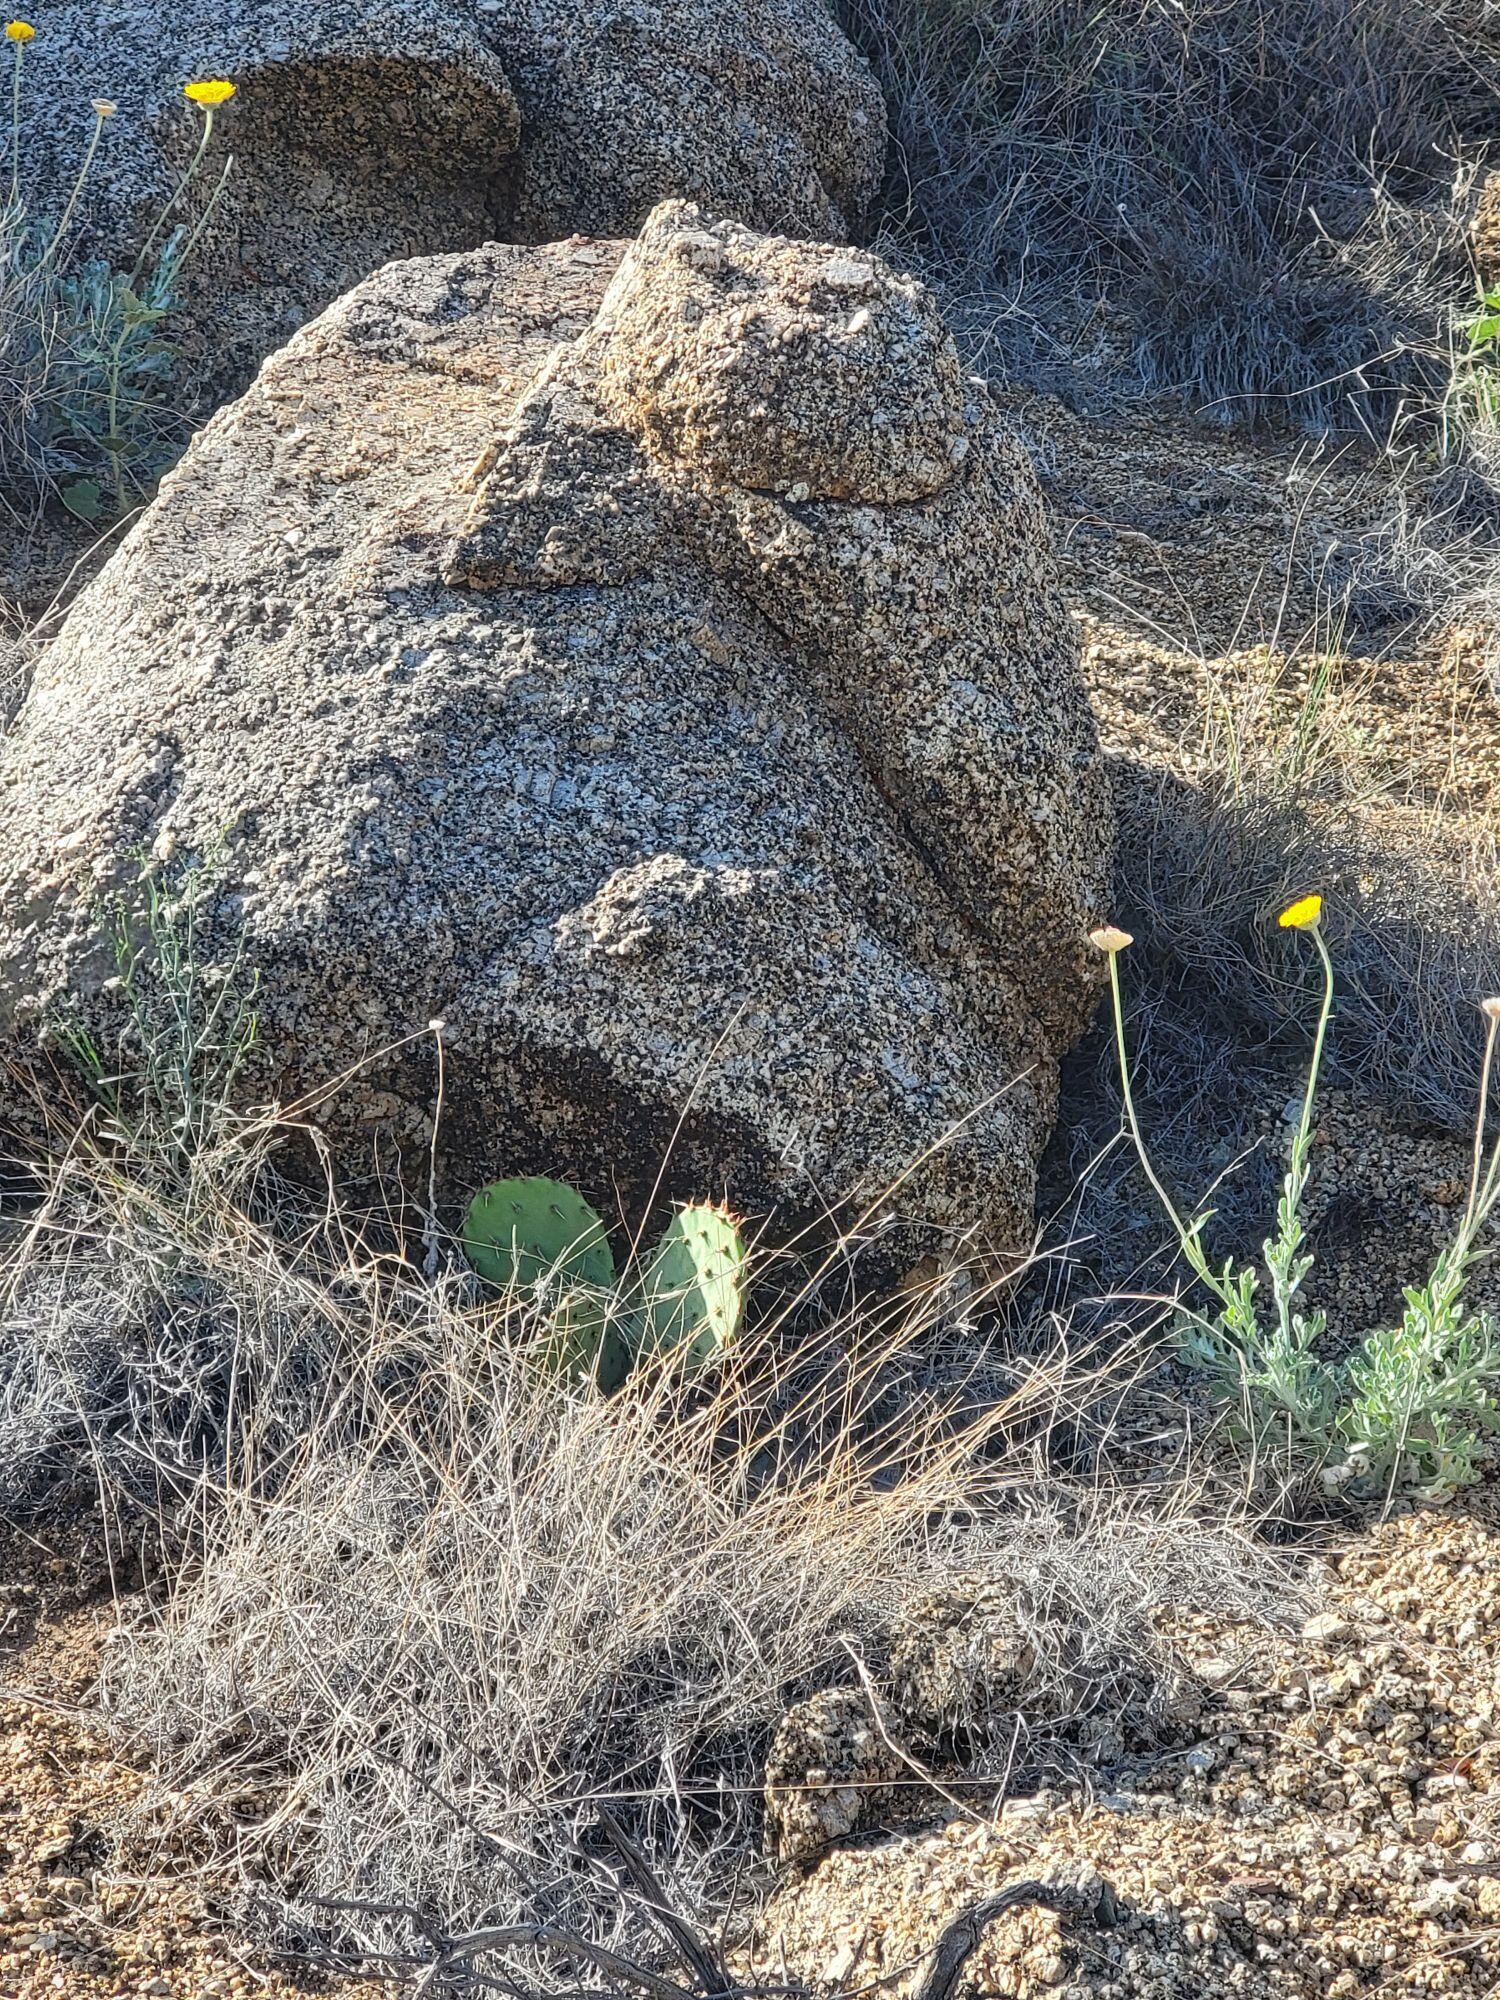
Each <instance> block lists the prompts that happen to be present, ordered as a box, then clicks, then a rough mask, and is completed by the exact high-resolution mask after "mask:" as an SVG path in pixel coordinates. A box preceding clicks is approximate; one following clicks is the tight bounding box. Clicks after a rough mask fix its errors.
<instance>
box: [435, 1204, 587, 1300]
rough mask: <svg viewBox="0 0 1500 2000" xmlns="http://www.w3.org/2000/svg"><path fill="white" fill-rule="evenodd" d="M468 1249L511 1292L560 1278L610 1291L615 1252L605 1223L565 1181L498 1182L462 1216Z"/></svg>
mask: <svg viewBox="0 0 1500 2000" xmlns="http://www.w3.org/2000/svg"><path fill="white" fill-rule="evenodd" d="M463 1246H464V1255H465V1256H466V1257H467V1258H468V1260H469V1262H470V1263H471V1264H472V1265H473V1266H474V1269H475V1270H476V1271H477V1272H478V1273H479V1275H480V1277H481V1278H488V1280H489V1281H490V1283H491V1284H492V1285H499V1286H500V1287H501V1288H502V1289H503V1290H506V1291H518V1290H519V1291H529V1290H531V1289H532V1288H533V1287H534V1286H536V1285H539V1284H545V1283H556V1284H558V1285H563V1286H574V1285H586V1286H594V1287H596V1288H598V1289H600V1290H608V1289H609V1287H611V1286H612V1285H613V1284H614V1281H615V1260H614V1254H613V1252H612V1251H611V1250H610V1247H609V1238H608V1236H606V1234H605V1231H604V1224H603V1222H602V1221H601V1219H600V1218H599V1216H598V1215H597V1214H596V1213H595V1211H594V1210H593V1209H592V1208H590V1207H589V1205H588V1203H587V1202H586V1201H585V1200H584V1198H583V1196H582V1195H581V1194H579V1193H577V1192H576V1191H575V1190H574V1189H573V1188H570V1187H565V1186H564V1185H563V1183H562V1182H561V1181H549V1180H544V1179H540V1178H539V1179H535V1180H516V1181H492V1182H491V1183H490V1185H489V1186H488V1187H486V1188H481V1189H480V1191H479V1193H478V1194H477V1195H475V1197H474V1199H473V1201H472V1202H471V1203H470V1204H469V1212H468V1214H467V1216H466V1217H465V1218H464V1232H463Z"/></svg>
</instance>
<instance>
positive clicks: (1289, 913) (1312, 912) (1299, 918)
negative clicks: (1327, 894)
mask: <svg viewBox="0 0 1500 2000" xmlns="http://www.w3.org/2000/svg"><path fill="white" fill-rule="evenodd" d="M1322 915H1323V898H1322V897H1321V896H1299V897H1298V899H1297V901H1296V902H1295V903H1289V904H1288V905H1287V907H1286V909H1284V910H1283V911H1282V913H1281V915H1280V916H1279V917H1278V918H1277V919H1276V921H1277V923H1278V924H1280V926H1281V928H1282V929H1283V930H1284V931H1313V930H1316V929H1317V927H1318V922H1319V919H1320V918H1321V917H1322Z"/></svg>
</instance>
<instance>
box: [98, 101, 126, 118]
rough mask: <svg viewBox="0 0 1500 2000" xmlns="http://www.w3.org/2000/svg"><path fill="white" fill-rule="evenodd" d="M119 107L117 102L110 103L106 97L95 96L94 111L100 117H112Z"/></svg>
mask: <svg viewBox="0 0 1500 2000" xmlns="http://www.w3.org/2000/svg"><path fill="white" fill-rule="evenodd" d="M119 108H120V107H119V105H118V104H113V103H111V102H110V100H109V98H107V97H96V98H95V99H94V111H95V114H96V115H97V116H98V117H100V118H113V117H114V115H115V113H116V112H117V111H118V110H119Z"/></svg>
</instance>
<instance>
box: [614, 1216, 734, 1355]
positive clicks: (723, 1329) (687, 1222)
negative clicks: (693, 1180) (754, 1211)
mask: <svg viewBox="0 0 1500 2000" xmlns="http://www.w3.org/2000/svg"><path fill="white" fill-rule="evenodd" d="M744 1299H745V1240H744V1238H743V1237H742V1236H741V1235H740V1232H739V1228H738V1225H737V1224H736V1222H735V1220H734V1218H733V1216H730V1215H726V1214H725V1213H724V1212H723V1211H722V1210H721V1209H717V1208H711V1207H709V1206H708V1205H707V1204H704V1203H700V1204H696V1205H694V1206H692V1207H690V1208H684V1209H681V1210H679V1211H678V1213H677V1214H676V1215H674V1216H673V1217H672V1220H671V1221H670V1222H669V1223H668V1224H667V1227H666V1229H665V1231H664V1232H663V1234H662V1238H661V1241H660V1242H659V1243H658V1244H657V1246H656V1248H655V1249H654V1250H653V1251H652V1252H651V1254H650V1256H649V1257H648V1258H647V1260H646V1262H645V1264H644V1265H643V1266H642V1268H641V1273H640V1276H639V1278H638V1279H637V1281H636V1285H635V1287H634V1297H633V1299H632V1302H631V1303H632V1306H633V1309H634V1313H633V1317H634V1320H635V1323H636V1325H637V1327H638V1333H637V1339H638V1342H639V1359H641V1360H642V1361H647V1362H649V1361H650V1360H652V1359H654V1358H656V1359H659V1358H662V1357H664V1356H667V1355H670V1356H672V1357H673V1359H674V1360H675V1361H677V1362H678V1363H679V1364H680V1365H681V1366H683V1367H684V1368H687V1369H693V1368H701V1367H702V1366H703V1364H704V1362H706V1361H710V1360H712V1358H713V1357H714V1355H716V1354H720V1353H722V1352H723V1350H724V1349H725V1348H726V1347H727V1346H728V1345H729V1343H730V1341H732V1340H733V1338H734V1336H735V1333H736V1332H737V1331H738V1329H739V1323H740V1314H741V1312H742V1310H743V1308H744Z"/></svg>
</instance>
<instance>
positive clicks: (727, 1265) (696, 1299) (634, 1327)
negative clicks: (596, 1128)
mask: <svg viewBox="0 0 1500 2000" xmlns="http://www.w3.org/2000/svg"><path fill="white" fill-rule="evenodd" d="M462 1240H463V1248H464V1254H465V1255H466V1256H467V1258H468V1260H469V1262H470V1263H471V1264H472V1265H473V1267H474V1269H475V1270H476V1271H477V1272H478V1273H479V1275H480V1276H481V1277H482V1278H485V1279H487V1280H488V1281H489V1282H490V1283H491V1284H492V1285H495V1286H497V1287H499V1288H500V1289H501V1290H503V1291H508V1292H516V1293H521V1294H523V1295H526V1296H527V1297H528V1298H529V1299H530V1300H531V1301H532V1302H534V1303H535V1304H536V1305H537V1306H539V1307H540V1309H541V1311H542V1315H543V1322H544V1325H545V1329H546V1331H545V1333H544V1335H543V1338H542V1342H541V1346H540V1350H539V1354H540V1358H541V1360H542V1362H543V1364H544V1365H545V1366H546V1367H548V1368H549V1369H552V1370H554V1371H555V1372H557V1373H558V1374H561V1375H564V1376H566V1377H568V1378H569V1379H570V1380H572V1381H585V1380H587V1381H592V1382H593V1383H595V1384H596V1386H597V1387H598V1388H600V1389H602V1390H604V1391H605V1392H606V1393H612V1392H613V1391H614V1390H616V1389H618V1388H620V1387H622V1386H623V1384H624V1383H625V1381H626V1380H627V1378H628V1377H629V1376H630V1374H631V1373H632V1372H633V1371H634V1370H636V1369H638V1368H642V1367H649V1366H660V1365H663V1364H667V1363H670V1364H671V1365H672V1366H675V1367H678V1368H681V1369H682V1370H683V1371H684V1372H687V1373H691V1372H693V1371H695V1370H697V1369H700V1368H702V1367H704V1366H705V1365H706V1364H707V1363H708V1362H710V1361H712V1360H713V1359H714V1357H715V1356H716V1355H719V1354H721V1353H723V1352H724V1351H725V1349H727V1348H728V1347H729V1345H730V1344H731V1342H732V1341H733V1339H734V1337H735V1334H736V1332H737V1331H738V1329H739V1324H740V1319H741V1316H742V1313H743V1310H744V1295H745V1264H746V1249H745V1242H744V1238H743V1237H742V1236H741V1234H740V1230H739V1227H738V1225H737V1224H736V1222H735V1221H734V1219H733V1218H732V1217H731V1216H729V1215H726V1214H725V1213H724V1212H723V1210H721V1209H717V1208H714V1207H712V1206H710V1205H709V1204H707V1203H701V1202H700V1203H691V1204H689V1205H688V1206H687V1207H685V1208H682V1209H679V1210H678V1212H677V1213H676V1214H675V1215H674V1216H673V1217H672V1219H671V1221H670V1222H669V1223H668V1224H667V1226H666V1228H665V1230H664V1231H663V1232H662V1235H661V1237H660V1238H659V1240H658V1241H657V1243H656V1244H655V1245H654V1246H653V1247H652V1248H651V1249H650V1250H649V1251H648V1252H646V1253H645V1255H644V1256H642V1257H641V1258H639V1259H637V1260H636V1261H635V1262H634V1263H633V1265H632V1267H631V1268H630V1269H628V1270H627V1271H626V1272H625V1273H624V1274H623V1276H622V1275H620V1274H619V1273H617V1271H616V1267H615V1259H614V1252H613V1250H612V1249H611V1248H610V1243H609V1237H608V1234H607V1232H606V1230H605V1227H604V1223H603V1220H602V1218H601V1217H600V1216H599V1215H598V1213H597V1212H596V1211H595V1210H594V1209H592V1208H591V1207H590V1206H589V1204H588V1203H587V1202H586V1201H585V1200H584V1199H583V1197H582V1196H581V1195H580V1194H579V1193H577V1191H576V1190H575V1189H573V1188H570V1187H566V1186H565V1185H564V1184H563V1183H562V1182H561V1181H554V1180H547V1179H545V1178H543V1177H535V1178H532V1179H526V1180H504V1181H494V1182H492V1183H491V1184H490V1185H489V1186H488V1187H485V1188H481V1189H480V1191H479V1193H478V1194H477V1195H475V1197H474V1199H473V1201H472V1202H471V1203H470V1204H469V1210H468V1214H467V1215H466V1217H465V1219H464V1227H463V1239H462Z"/></svg>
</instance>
